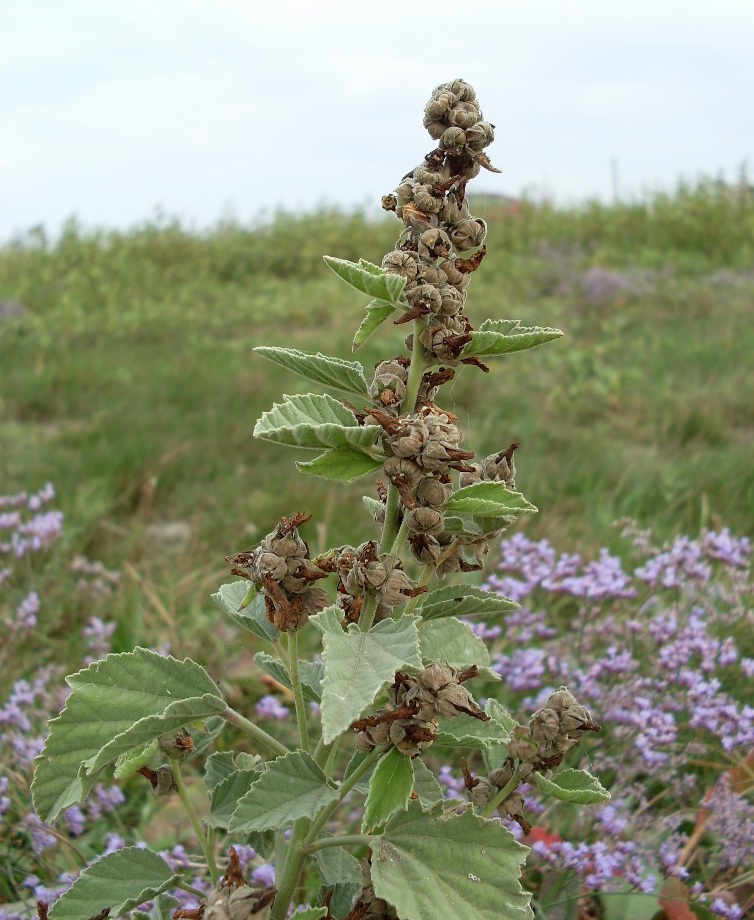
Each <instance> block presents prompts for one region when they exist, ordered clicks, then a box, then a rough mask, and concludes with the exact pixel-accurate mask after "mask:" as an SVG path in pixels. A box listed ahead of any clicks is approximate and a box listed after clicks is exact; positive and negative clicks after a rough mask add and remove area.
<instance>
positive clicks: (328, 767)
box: [323, 735, 343, 776]
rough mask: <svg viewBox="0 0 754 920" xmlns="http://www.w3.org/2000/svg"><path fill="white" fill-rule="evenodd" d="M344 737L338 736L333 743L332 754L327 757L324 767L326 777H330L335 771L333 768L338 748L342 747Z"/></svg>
mask: <svg viewBox="0 0 754 920" xmlns="http://www.w3.org/2000/svg"><path fill="white" fill-rule="evenodd" d="M342 737H343V736H342V735H338V737H337V738H336V739H335V741H333V744H332V747H331V748H330V753H329V754H328V756H327V762H326V763H325V765H324V767H323V770H324V771H325V776H330V774H331V773H332V771H333V766H334V765H335V755H336V754H337V753H338V748H339V747H340V739H341V738H342Z"/></svg>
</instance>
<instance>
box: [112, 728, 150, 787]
mask: <svg viewBox="0 0 754 920" xmlns="http://www.w3.org/2000/svg"><path fill="white" fill-rule="evenodd" d="M158 746H159V745H158V742H157V738H153V739H152V740H151V741H150V742H149V743H148V744H140V745H139V746H138V747H135V748H133V750H130V751H126V753H125V754H121V755H120V756H119V757H118V759H117V760H116V761H115V769H114V770H113V777H114V778H115V779H126V777H128V776H133V774H134V773H136V771H137V770H140V769H141V768H142V767H144V766H146V764H148V763H149V761H150V760H151V759H152V758H153V757H154V755H155V754H156V753H157V748H158Z"/></svg>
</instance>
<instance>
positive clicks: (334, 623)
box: [309, 607, 421, 744]
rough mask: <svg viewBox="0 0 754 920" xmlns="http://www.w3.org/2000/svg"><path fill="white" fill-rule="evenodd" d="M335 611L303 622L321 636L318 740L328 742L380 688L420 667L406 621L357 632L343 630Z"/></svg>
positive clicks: (416, 643) (413, 629) (413, 631)
mask: <svg viewBox="0 0 754 920" xmlns="http://www.w3.org/2000/svg"><path fill="white" fill-rule="evenodd" d="M341 615H342V614H341V611H340V610H339V609H338V608H337V607H326V608H325V609H324V610H321V611H320V612H319V613H318V614H316V615H315V616H313V617H310V618H309V622H310V623H312V624H313V625H314V626H316V628H317V629H318V630H319V631H320V632H321V633H322V644H323V647H324V651H323V652H322V660H323V662H324V664H325V678H324V680H323V681H322V704H321V705H322V737H323V740H324V743H325V744H330V742H331V741H333V740H334V739H335V738H337V737H338V735H340V734H341V733H342V732H344V731H345V730H346V729H347V728H348V726H349V725H350V724H351V722H353V721H354V719H357V718H358V717H359V716H360V715H361V712H362V710H363V709H364V707H365V706H368V705H369V704H370V703H371V702H372V701H373V700H374V698H375V696H376V695H377V694H378V693H379V691H380V689H381V688H382V687H383V686H384V684H386V683H388V682H392V681H393V680H394V679H395V672H396V671H398V670H400V669H401V668H404V667H413V668H420V667H421V659H420V657H419V634H418V631H417V628H416V623H415V622H414V620H413V619H412V618H411V617H402V618H401V619H400V620H390V619H387V620H383V621H382V622H380V623H377V624H376V625H374V626H373V627H372V628H371V629H370V630H369V632H367V633H363V632H361V630H360V629H359V628H358V626H357V625H356V624H355V623H351V624H350V625H349V626H348V630H347V631H345V632H344V630H343V628H342V627H341V625H340V617H341Z"/></svg>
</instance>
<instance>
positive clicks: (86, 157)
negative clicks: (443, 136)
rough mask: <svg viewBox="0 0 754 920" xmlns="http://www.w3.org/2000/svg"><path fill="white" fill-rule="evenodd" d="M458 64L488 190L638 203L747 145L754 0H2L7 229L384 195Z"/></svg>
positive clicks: (374, 201)
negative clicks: (482, 121) (477, 113)
mask: <svg viewBox="0 0 754 920" xmlns="http://www.w3.org/2000/svg"><path fill="white" fill-rule="evenodd" d="M456 77H462V78H464V79H465V80H467V81H468V82H470V83H471V84H472V85H473V86H474V87H475V88H476V90H477V94H478V97H479V100H480V102H481V105H482V110H483V113H484V116H485V118H486V119H487V120H488V121H490V122H492V123H493V124H494V125H495V126H496V139H495V142H494V144H493V145H492V146H491V147H490V148H489V149H488V152H489V153H490V156H491V159H492V161H493V163H494V164H495V165H496V166H497V167H499V168H500V169H501V170H502V174H501V175H493V174H486V175H484V176H483V177H480V179H479V180H475V184H474V186H473V189H471V190H474V191H477V192H478V193H490V194H493V193H497V194H504V195H511V196H517V195H520V194H523V193H526V194H529V195H534V196H540V197H541V196H545V195H546V196H550V197H553V198H554V199H555V200H556V201H557V202H559V203H562V204H568V203H573V202H576V201H581V200H584V199H586V198H589V197H599V198H602V199H603V200H610V199H611V198H612V197H613V195H614V193H615V191H616V186H615V177H616V174H617V191H618V194H619V195H620V196H621V198H623V199H630V198H636V197H638V196H641V195H643V194H645V193H647V192H648V191H652V190H656V189H660V188H661V189H670V188H672V187H673V186H674V185H675V183H676V181H677V180H678V179H679V178H680V177H685V178H688V179H695V178H697V177H699V176H700V175H711V176H717V175H720V174H722V175H723V176H725V177H726V178H727V179H730V180H733V179H735V178H736V176H737V175H738V172H739V169H740V167H741V166H742V164H743V163H744V162H745V161H746V160H749V161H751V160H752V157H753V155H754V2H752V0H628V2H620V3H619V2H617V0H475V2H473V3H459V2H448V0H433V2H432V3H422V2H410V0H372V2H364V0H348V2H341V0H307V2H303V0H265V2H258V0H211V2H210V0H117V2H114V0H0V242H7V241H8V240H10V239H12V238H13V237H14V236H15V235H17V234H20V233H23V232H24V231H26V230H28V229H30V228H31V227H34V226H37V225H40V224H41V225H43V226H44V227H45V228H46V230H47V231H48V232H49V233H51V234H54V233H56V232H57V231H59V229H60V227H61V225H62V223H63V222H64V221H65V220H66V219H68V218H70V217H72V216H75V217H76V218H77V219H78V220H79V221H80V222H81V223H82V224H83V225H84V226H85V227H89V228H94V227H111V228H127V227H130V226H134V225H136V224H139V223H142V222H144V221H146V220H149V219H153V218H155V216H156V215H158V214H162V215H167V216H170V217H173V216H175V217H178V218H180V219H181V220H182V221H183V222H185V223H186V224H187V225H188V226H190V227H194V228H196V229H202V228H205V227H208V226H211V225H213V224H214V223H216V222H217V221H218V220H227V219H234V220H237V221H240V222H243V223H249V222H253V221H256V220H259V219H263V218H264V217H265V216H269V215H271V214H272V213H274V211H275V210H276V209H279V208H283V209H286V210H289V211H299V210H302V209H312V208H316V207H318V206H322V205H332V206H341V207H344V208H352V207H368V208H377V206H378V204H379V199H380V197H381V196H382V195H383V194H385V193H387V192H390V191H391V190H392V189H393V188H394V187H395V186H396V185H397V183H398V182H399V180H400V178H401V177H402V176H403V175H404V174H405V173H406V172H407V171H408V170H409V169H411V168H413V166H414V165H416V164H417V163H419V162H420V161H421V159H422V157H423V156H424V154H425V153H428V152H429V150H430V149H432V147H433V146H434V144H433V143H432V142H431V141H430V139H429V136H428V135H427V133H426V131H425V129H424V128H423V127H422V124H421V119H422V114H423V109H424V105H425V103H426V101H427V99H428V98H429V96H430V93H431V91H432V88H433V87H434V86H435V85H437V84H438V83H443V82H446V81H448V80H452V79H454V78H456ZM614 170H615V172H614Z"/></svg>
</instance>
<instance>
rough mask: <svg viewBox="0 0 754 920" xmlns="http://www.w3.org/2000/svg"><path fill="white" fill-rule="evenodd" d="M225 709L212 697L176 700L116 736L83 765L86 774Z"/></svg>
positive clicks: (217, 698) (97, 771)
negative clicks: (130, 750)
mask: <svg viewBox="0 0 754 920" xmlns="http://www.w3.org/2000/svg"><path fill="white" fill-rule="evenodd" d="M225 708H226V703H225V700H223V699H222V698H221V697H219V696H216V695H214V694H210V693H208V694H205V695H204V696H194V697H190V698H188V699H184V700H176V701H175V702H173V703H170V704H169V705H168V706H166V707H165V708H164V709H163V711H162V712H159V713H156V714H155V715H153V716H145V717H144V718H143V719H139V721H138V722H136V723H135V724H134V725H131V726H130V727H129V728H127V729H125V731H122V732H121V733H120V734H119V735H116V736H115V737H114V738H113V739H112V741H110V742H109V743H108V744H106V745H104V747H102V748H101V749H100V750H99V752H98V753H97V754H95V755H94V756H92V757H90V758H89V760H87V761H85V762H84V767H85V768H86V772H87V774H97V773H99V772H100V770H102V768H103V767H105V766H107V764H109V763H110V762H111V761H113V760H115V758H116V757H118V755H119V754H122V753H124V751H128V750H129V749H130V748H132V747H135V746H136V745H137V744H146V743H147V742H148V741H150V740H151V739H152V738H159V736H160V735H164V734H166V733H167V732H172V731H175V730H176V729H178V728H183V726H185V725H188V724H189V723H190V722H193V721H194V720H195V719H203V718H204V717H205V716H211V715H214V714H216V713H219V712H222V711H223V710H224V709H225Z"/></svg>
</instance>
